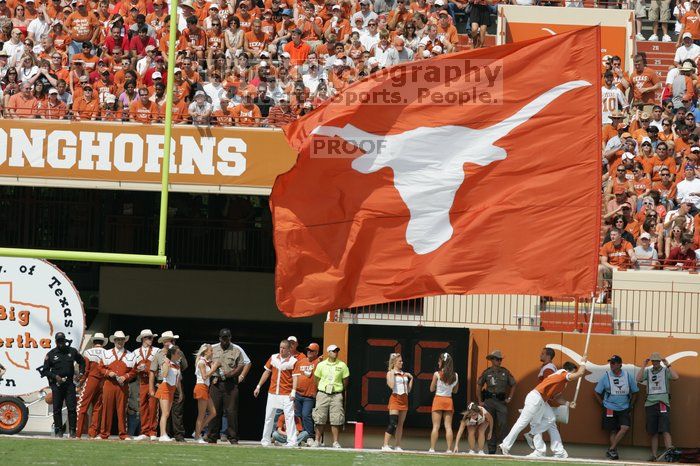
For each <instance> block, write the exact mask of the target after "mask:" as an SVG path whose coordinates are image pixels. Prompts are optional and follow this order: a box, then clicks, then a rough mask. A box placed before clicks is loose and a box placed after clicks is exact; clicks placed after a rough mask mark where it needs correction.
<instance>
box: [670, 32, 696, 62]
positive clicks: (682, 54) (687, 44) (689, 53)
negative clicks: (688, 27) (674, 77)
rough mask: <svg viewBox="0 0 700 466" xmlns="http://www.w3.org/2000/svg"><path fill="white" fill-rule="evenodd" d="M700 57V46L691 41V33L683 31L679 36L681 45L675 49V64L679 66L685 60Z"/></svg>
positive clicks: (693, 59) (694, 59)
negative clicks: (680, 36)
mask: <svg viewBox="0 0 700 466" xmlns="http://www.w3.org/2000/svg"><path fill="white" fill-rule="evenodd" d="M698 57H700V46H699V45H696V44H695V43H694V42H693V35H692V34H691V33H689V32H684V33H683V36H682V38H681V46H680V47H678V49H676V55H675V56H674V58H673V61H674V62H675V63H676V66H678V67H681V66H682V65H683V62H684V61H685V60H692V61H696V60H697V58H698Z"/></svg>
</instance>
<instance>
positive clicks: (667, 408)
mask: <svg viewBox="0 0 700 466" xmlns="http://www.w3.org/2000/svg"><path fill="white" fill-rule="evenodd" d="M650 362H651V367H647V364H649V363H650ZM662 363H663V365H662ZM672 380H678V373H677V372H676V371H675V370H674V369H672V368H671V364H669V362H668V361H667V360H666V359H665V358H662V357H661V354H659V353H656V352H654V353H651V356H649V357H648V358H646V359H645V360H644V364H642V370H641V371H639V372H638V373H637V383H638V384H645V385H646V388H647V397H646V400H645V401H644V410H645V411H646V419H647V421H646V430H647V433H648V434H649V435H651V458H649V461H656V460H657V458H658V454H659V450H658V449H659V434H661V435H663V437H664V446H665V447H666V449H667V450H668V449H669V448H673V440H672V439H671V395H670V388H671V381H672Z"/></svg>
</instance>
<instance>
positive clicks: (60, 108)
mask: <svg viewBox="0 0 700 466" xmlns="http://www.w3.org/2000/svg"><path fill="white" fill-rule="evenodd" d="M34 113H35V114H36V115H37V116H38V117H39V118H46V119H49V120H62V119H63V118H65V117H66V114H67V113H68V109H67V107H66V104H64V103H63V102H61V100H59V98H58V90H57V89H56V88H54V87H52V88H51V89H49V97H48V98H47V99H46V100H44V101H37V103H36V107H35V108H34Z"/></svg>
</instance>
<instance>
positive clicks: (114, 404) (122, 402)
mask: <svg viewBox="0 0 700 466" xmlns="http://www.w3.org/2000/svg"><path fill="white" fill-rule="evenodd" d="M109 341H110V342H111V343H114V347H113V348H112V349H108V350H105V353H104V359H103V361H104V368H103V369H102V372H103V373H104V374H105V381H104V385H103V386H102V423H101V428H100V437H101V438H103V439H107V438H109V434H110V433H111V432H112V421H113V419H114V414H115V413H116V415H117V431H118V432H119V438H120V439H121V440H126V439H127V438H128V436H127V430H126V405H127V403H128V401H129V382H131V381H132V380H134V378H135V377H136V367H135V366H134V364H135V360H134V359H135V358H134V355H133V353H130V352H129V351H127V350H126V348H124V344H125V343H126V342H127V341H129V336H128V335H124V332H122V331H121V330H117V331H116V332H114V335H111V336H110V337H109Z"/></svg>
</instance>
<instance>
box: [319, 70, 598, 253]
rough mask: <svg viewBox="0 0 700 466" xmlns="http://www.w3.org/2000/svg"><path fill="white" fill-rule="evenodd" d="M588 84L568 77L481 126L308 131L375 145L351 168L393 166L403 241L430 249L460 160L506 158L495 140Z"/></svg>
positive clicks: (445, 217)
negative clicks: (404, 211) (404, 222)
mask: <svg viewBox="0 0 700 466" xmlns="http://www.w3.org/2000/svg"><path fill="white" fill-rule="evenodd" d="M590 85H591V83H589V82H588V81H569V82H566V83H564V84H560V85H558V86H555V87H553V88H552V89H550V90H548V91H546V92H544V93H543V94H541V95H539V96H538V97H537V98H535V99H534V100H533V101H532V102H530V103H528V104H527V105H525V106H524V107H523V108H521V109H520V110H519V111H518V112H517V113H516V114H514V115H513V116H511V117H510V118H507V119H505V120H503V121H501V122H499V123H496V124H495V125H493V126H490V127H488V128H483V129H473V128H468V127H466V126H453V125H448V126H439V127H436V128H430V127H424V126H421V127H418V128H415V129H412V130H409V131H405V132H403V133H400V134H391V135H384V136H379V135H376V134H372V133H368V132H365V131H363V130H361V129H359V128H357V127H355V126H353V125H350V124H348V125H345V126H344V127H342V128H339V127H335V126H318V127H316V128H315V129H314V130H313V131H312V132H311V134H317V135H320V136H330V137H334V136H338V137H340V138H342V139H344V140H345V141H347V142H348V143H350V144H352V145H354V146H356V147H358V148H360V149H365V148H366V147H368V146H369V147H372V148H373V149H370V150H369V151H368V152H366V153H365V154H364V155H362V156H360V157H358V158H356V159H355V160H353V162H352V168H353V169H354V170H357V171H358V172H360V173H365V174H367V173H374V172H376V171H377V170H380V169H382V168H385V167H389V168H391V169H392V170H393V172H394V186H395V188H396V190H397V191H398V192H399V195H400V196H401V199H402V200H403V201H404V203H405V204H406V206H407V207H408V210H409V212H410V219H409V221H408V228H407V229H406V241H407V242H408V244H410V245H411V246H412V247H413V250H414V251H415V252H416V253H417V254H428V253H430V252H433V251H435V250H436V249H438V248H439V247H440V246H442V245H443V244H445V242H447V241H448V240H449V239H450V238H451V237H452V234H453V229H452V225H451V224H450V209H451V208H452V203H453V202H454V198H455V194H456V193H457V190H458V189H459V187H460V186H461V185H462V183H463V182H464V164H465V163H473V164H476V165H479V166H482V167H484V166H487V165H489V164H491V163H493V162H495V161H498V160H503V159H505V158H506V157H507V156H508V154H507V152H506V151H505V150H504V149H503V148H501V147H498V146H496V145H495V142H496V141H498V140H499V139H501V138H503V137H504V136H506V135H507V134H508V133H510V132H511V131H513V130H514V129H515V128H517V127H518V126H520V125H522V124H523V123H525V122H526V121H528V120H529V119H530V118H532V117H533V116H534V115H536V114H537V113H538V112H539V111H540V110H542V109H543V108H544V107H545V106H547V104H549V103H551V102H552V101H554V100H555V99H556V98H558V97H559V96H561V95H562V94H564V93H566V92H568V91H570V90H573V89H578V88H580V87H585V86H590ZM455 110H456V111H459V109H455ZM368 142H371V143H370V144H368Z"/></svg>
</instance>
